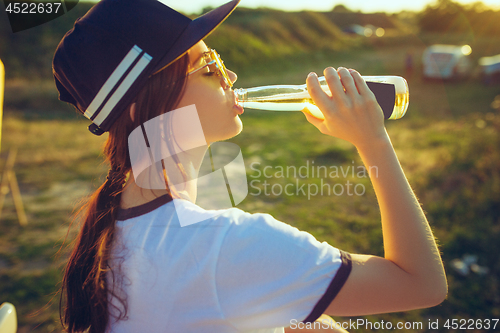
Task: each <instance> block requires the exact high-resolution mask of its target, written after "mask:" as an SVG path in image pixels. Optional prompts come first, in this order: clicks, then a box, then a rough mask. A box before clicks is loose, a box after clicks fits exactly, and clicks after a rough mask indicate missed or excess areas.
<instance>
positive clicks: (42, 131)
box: [0, 37, 500, 332]
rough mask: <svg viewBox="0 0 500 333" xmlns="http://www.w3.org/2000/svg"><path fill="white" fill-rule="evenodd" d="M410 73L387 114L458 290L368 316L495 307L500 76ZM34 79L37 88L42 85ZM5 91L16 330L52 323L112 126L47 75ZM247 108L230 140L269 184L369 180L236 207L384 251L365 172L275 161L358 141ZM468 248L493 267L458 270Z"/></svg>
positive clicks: (298, 118) (7, 214) (275, 64)
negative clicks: (398, 108)
mask: <svg viewBox="0 0 500 333" xmlns="http://www.w3.org/2000/svg"><path fill="white" fill-rule="evenodd" d="M426 38H427V37H426ZM424 40H425V38H424V37H422V39H419V38H416V37H414V40H413V41H412V42H411V43H406V44H402V45H399V44H398V43H396V42H394V41H391V40H390V39H387V40H385V41H384V42H382V41H377V42H373V43H369V44H367V45H365V46H363V47H361V46H360V47H356V48H353V49H350V50H342V51H338V52H332V51H323V52H320V53H317V54H315V55H314V56H310V55H307V54H297V55H295V56H293V57H290V58H287V59H279V60H271V61H270V62H268V63H262V64H259V65H258V66H256V67H255V68H254V67H250V68H246V69H245V70H244V71H243V74H241V73H240V78H239V81H238V84H237V86H244V87H248V86H253V85H261V84H272V83H297V84H300V83H303V82H304V79H305V77H306V75H307V73H308V72H309V71H313V70H314V71H317V72H321V71H322V69H323V68H324V67H326V66H328V65H332V66H334V67H338V66H346V67H353V68H356V69H358V70H359V71H360V72H361V73H362V74H365V75H377V74H394V75H404V68H403V65H404V55H405V52H406V50H407V49H408V48H409V47H412V48H413V50H414V52H415V59H416V61H417V60H418V56H419V54H420V53H421V52H422V50H423V48H424V46H425V43H424ZM484 45H486V44H484ZM228 67H231V64H228ZM409 84H410V108H409V110H408V113H407V115H406V116H405V117H404V118H403V119H401V120H397V121H388V122H387V123H386V125H387V128H388V132H389V134H390V136H391V138H392V141H393V144H394V147H395V149H396V151H397V153H398V156H399V158H400V161H401V164H402V166H403V168H404V169H405V171H406V174H407V177H408V179H409V180H410V183H411V184H412V186H413V187H414V189H415V191H416V193H417V195H418V197H419V199H420V201H421V202H422V204H423V207H424V209H425V210H426V211H427V213H428V218H429V221H430V222H431V224H432V225H433V228H434V230H435V232H436V236H437V237H438V239H439V241H440V244H441V250H442V252H443V258H444V260H445V265H446V269H447V272H448V277H449V282H450V294H449V297H448V300H446V301H445V302H444V303H443V304H442V305H440V306H438V307H436V308H433V309H430V310H422V311H412V312H408V313H399V314H388V315H382V316H372V317H370V318H371V320H372V321H380V320H381V319H383V320H385V321H393V322H395V321H399V320H406V321H412V320H413V321H422V322H424V323H427V320H428V318H431V317H432V318H440V319H441V320H443V318H450V317H460V316H462V317H465V318H494V317H496V318H498V316H499V315H500V305H499V304H500V301H499V300H500V291H499V289H498V285H499V284H498V283H499V281H498V276H500V264H499V261H498V260H497V255H498V253H499V252H500V248H499V246H498V239H499V236H500V227H499V225H500V224H499V223H500V215H499V213H498V211H499V210H498V202H500V153H499V151H498V147H499V146H500V136H499V132H500V115H499V114H498V110H494V109H492V108H491V102H492V101H493V99H494V97H495V96H496V95H497V94H499V88H498V86H491V87H485V86H483V85H481V84H479V83H478V82H477V81H476V80H474V78H472V79H470V80H468V81H464V82H457V83H451V84H443V83H436V82H433V83H427V82H423V81H422V80H421V78H420V76H419V74H418V68H417V69H416V71H415V73H414V76H413V77H412V78H410V80H409ZM35 85H36V86H37V87H39V88H37V89H34V88H33V87H34V86H35ZM7 91H8V92H12V93H9V94H7V93H6V110H5V111H6V112H5V119H4V128H3V136H2V138H3V140H2V141H3V142H2V144H3V147H2V153H1V154H0V156H1V157H2V159H1V161H0V167H2V166H3V163H4V162H5V158H6V156H7V152H8V150H9V149H10V148H14V147H16V148H17V149H18V156H17V160H16V164H15V172H16V175H17V178H18V181H19V184H20V187H21V191H22V194H23V200H24V204H25V208H26V212H27V214H28V219H29V225H28V226H27V227H25V228H22V227H20V226H19V225H18V223H17V220H16V212H15V208H14V206H13V202H12V199H11V197H10V195H9V196H7V200H6V202H5V206H4V209H3V211H2V218H1V219H2V220H1V223H0V295H2V298H3V299H2V301H4V300H8V301H10V302H12V303H14V304H15V305H16V307H17V310H18V317H19V325H20V332H27V331H29V332H57V331H59V330H60V325H59V324H58V322H57V319H58V313H57V305H58V297H57V296H56V297H55V298H53V297H54V293H55V292H57V290H58V286H59V284H58V283H59V280H60V276H61V269H62V267H63V266H62V265H63V264H64V261H65V258H66V256H67V250H66V248H64V249H63V251H62V252H61V253H58V251H59V248H60V246H61V244H62V242H63V240H64V239H65V236H66V231H67V228H68V225H69V223H70V221H71V219H72V214H73V212H74V210H75V207H77V206H78V205H79V202H80V200H81V198H82V197H84V196H85V195H86V194H88V193H90V192H91V191H92V190H93V189H95V188H96V187H97V186H99V185H100V183H101V182H102V180H103V177H104V176H105V173H106V171H107V167H106V166H105V165H103V164H102V155H101V153H100V150H101V148H102V144H103V143H104V139H105V137H95V136H93V135H91V134H90V133H88V130H87V129H86V126H87V125H88V121H86V120H85V119H83V117H75V115H74V111H72V110H71V109H70V108H68V107H66V106H64V105H62V104H61V103H58V102H57V101H54V98H55V96H54V95H53V94H52V95H50V93H49V91H50V84H49V83H43V82H42V83H40V82H37V83H36V84H32V83H30V82H22V83H19V82H9V83H8V86H7ZM31 91H32V92H31ZM14 92H15V94H14ZM45 92H47V93H48V95H47V94H45ZM19 96H22V98H21V97H19ZM44 99H45V101H44ZM41 100H42V102H41ZM241 118H242V121H243V123H244V130H243V132H242V133H241V134H240V135H239V136H237V137H235V138H233V139H232V140H231V141H232V142H234V143H236V144H238V145H239V146H240V147H241V149H242V151H243V156H244V159H245V163H246V165H247V176H248V179H249V181H252V180H256V181H257V182H256V183H254V184H258V186H261V187H260V189H261V190H263V187H262V186H263V182H264V181H267V182H268V183H269V185H268V186H269V187H272V186H273V185H275V189H277V188H278V187H279V186H285V185H286V184H289V183H293V184H295V182H296V181H299V185H302V184H304V185H305V187H306V189H307V187H308V186H310V187H311V189H314V188H315V186H319V185H321V184H322V182H323V184H325V183H326V184H328V185H329V186H334V185H335V184H337V183H339V184H345V182H346V181H350V182H351V183H352V184H354V185H358V186H359V187H358V188H364V189H365V192H364V194H363V195H359V196H358V195H352V196H349V195H347V194H346V193H344V194H342V195H335V194H330V195H312V196H310V197H309V198H308V196H307V194H303V193H302V192H296V187H293V191H292V192H294V193H295V194H294V195H289V196H286V195H274V194H273V193H271V194H270V195H265V194H263V193H261V194H260V195H255V194H257V190H256V189H255V188H250V194H249V195H248V196H247V198H246V199H245V200H244V201H243V202H242V203H241V204H240V206H239V207H240V208H242V209H244V210H247V211H250V212H266V213H270V214H272V215H274V216H275V217H276V218H278V219H280V220H282V221H285V222H287V223H290V224H292V225H294V226H297V227H298V228H300V229H303V230H306V231H309V232H311V233H312V234H313V235H314V236H316V237H317V238H318V239H319V240H320V241H327V242H329V243H331V244H332V245H334V246H337V247H339V248H342V249H344V250H347V251H351V252H361V253H372V254H377V255H383V247H382V235H381V230H380V216H379V211H378V207H377V203H376V198H375V195H374V192H373V189H372V187H371V185H370V183H369V182H368V180H367V179H366V178H363V177H358V176H357V175H354V176H353V175H352V174H349V175H347V176H346V177H343V176H341V177H330V175H329V176H328V177H324V176H318V175H315V176H312V174H311V171H312V169H309V172H310V175H309V177H306V178H300V177H298V178H295V177H293V175H287V176H283V177H282V176H280V175H279V174H278V175H276V172H277V170H279V168H280V167H281V168H284V169H286V168H287V167H295V168H296V169H298V168H300V167H302V166H305V165H307V164H308V163H309V165H310V166H311V165H312V162H313V161H314V165H315V166H328V167H330V166H334V167H337V168H341V167H342V168H344V170H345V168H348V167H353V166H356V167H357V166H361V161H360V159H359V156H358V154H357V152H356V150H355V149H354V147H353V146H352V145H351V144H349V143H347V142H344V141H341V140H338V139H334V138H331V137H327V136H324V135H322V134H321V133H319V131H318V130H316V129H315V128H314V127H313V126H312V125H310V124H309V123H307V122H306V120H305V117H304V116H303V115H302V114H301V113H294V112H290V113H272V112H264V111H253V110H246V111H245V114H244V115H242V117H241ZM252 163H254V164H253V166H254V169H258V170H260V171H262V169H263V168H264V167H265V166H270V167H272V170H273V176H272V177H271V178H265V177H264V176H263V175H261V176H260V177H258V172H257V171H255V170H253V169H252V168H251V167H250V166H251V165H252ZM256 186H257V185H256ZM74 232H75V231H74V230H73V231H72V232H71V233H70V234H69V238H68V241H70V240H71V239H72V237H73V236H74ZM464 254H476V255H478V256H479V264H480V265H482V266H486V267H488V268H489V270H490V271H489V273H488V274H487V275H484V276H480V275H475V274H471V275H468V276H465V277H464V276H460V275H458V274H457V273H455V272H454V271H453V270H452V269H451V267H450V261H451V260H453V259H455V258H459V257H461V256H462V255H464ZM443 322H444V321H443Z"/></svg>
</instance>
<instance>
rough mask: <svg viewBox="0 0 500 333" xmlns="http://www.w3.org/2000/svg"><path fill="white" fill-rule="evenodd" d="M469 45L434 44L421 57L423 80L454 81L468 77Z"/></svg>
mask: <svg viewBox="0 0 500 333" xmlns="http://www.w3.org/2000/svg"><path fill="white" fill-rule="evenodd" d="M471 52H472V49H471V47H470V46H469V45H462V46H457V45H441V44H436V45H432V46H429V47H428V48H427V49H425V51H424V54H423V55H422V65H423V73H422V74H423V77H424V79H443V80H455V79H462V78H465V77H467V76H469V75H470V73H471V69H472V66H471V62H470V59H469V55H470V54H471Z"/></svg>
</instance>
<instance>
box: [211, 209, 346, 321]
mask: <svg viewBox="0 0 500 333" xmlns="http://www.w3.org/2000/svg"><path fill="white" fill-rule="evenodd" d="M350 271H351V260H350V256H349V254H348V253H346V252H343V251H340V250H338V249H336V248H334V247H332V246H331V245H329V244H328V243H326V242H322V243H321V242H319V241H317V240H316V239H315V238H314V237H313V236H312V235H311V234H309V233H307V232H304V231H299V230H298V229H297V228H294V227H292V226H290V225H288V224H285V223H283V222H279V221H277V220H276V219H274V218H273V217H272V216H270V215H267V214H253V215H250V214H245V215H243V216H239V218H237V219H234V220H233V223H231V225H230V227H229V228H228V229H227V232H226V235H225V238H224V240H223V242H222V243H221V247H220V253H219V257H218V261H217V264H216V273H215V283H216V285H215V287H216V291H217V296H218V301H219V304H220V307H221V311H222V313H223V315H224V317H225V319H226V320H227V321H229V322H230V323H231V324H232V325H233V326H234V327H236V328H237V329H238V330H251V329H262V328H270V327H286V326H289V325H290V321H291V320H292V319H295V320H297V321H304V322H305V321H307V322H309V321H310V322H312V321H314V320H316V319H317V318H319V316H321V314H322V313H323V312H324V311H325V309H326V308H327V307H328V305H329V304H330V302H331V301H332V300H333V299H334V298H335V296H336V295H337V293H338V292H339V291H340V289H341V288H342V286H343V285H344V283H345V281H346V280H347V277H348V276H349V273H350Z"/></svg>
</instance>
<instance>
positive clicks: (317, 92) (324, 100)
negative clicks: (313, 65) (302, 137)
mask: <svg viewBox="0 0 500 333" xmlns="http://www.w3.org/2000/svg"><path fill="white" fill-rule="evenodd" d="M306 83H307V91H308V92H309V95H310V96H311V97H312V99H313V100H314V103H315V104H316V105H317V106H318V107H319V108H320V109H321V110H323V114H325V111H326V110H331V109H332V106H331V99H330V96H328V95H327V94H326V93H325V91H324V90H323V89H322V88H321V85H320V83H319V80H318V75H317V74H316V73H314V72H311V73H309V75H308V76H307V79H306ZM325 117H326V114H325Z"/></svg>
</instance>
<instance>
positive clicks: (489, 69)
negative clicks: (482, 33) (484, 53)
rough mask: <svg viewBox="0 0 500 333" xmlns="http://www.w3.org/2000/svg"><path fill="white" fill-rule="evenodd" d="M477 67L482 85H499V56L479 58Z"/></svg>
mask: <svg viewBox="0 0 500 333" xmlns="http://www.w3.org/2000/svg"><path fill="white" fill-rule="evenodd" d="M479 67H480V68H481V78H482V80H483V82H484V83H486V84H489V83H500V54H497V55H496V56H492V57H482V58H479Z"/></svg>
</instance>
